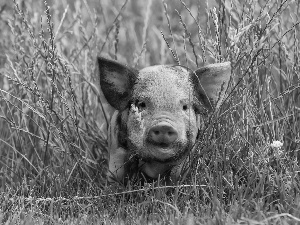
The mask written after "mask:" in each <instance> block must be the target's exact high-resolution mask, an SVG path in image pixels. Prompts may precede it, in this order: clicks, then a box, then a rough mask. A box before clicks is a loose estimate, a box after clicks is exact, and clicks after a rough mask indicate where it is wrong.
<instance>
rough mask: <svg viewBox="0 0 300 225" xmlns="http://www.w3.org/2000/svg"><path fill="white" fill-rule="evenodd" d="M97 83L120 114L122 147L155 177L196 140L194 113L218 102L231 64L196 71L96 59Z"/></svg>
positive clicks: (226, 81)
mask: <svg viewBox="0 0 300 225" xmlns="http://www.w3.org/2000/svg"><path fill="white" fill-rule="evenodd" d="M98 64H99V72H100V86H101V89H102V91H103V93H104V96H105V98H106V99H107V101H108V103H109V104H110V105H111V106H113V107H114V108H115V109H117V110H118V111H119V112H120V114H119V115H120V116H119V118H118V124H119V134H118V135H119V136H118V141H119V144H120V145H121V147H123V148H124V149H126V150H127V151H128V153H129V154H131V155H135V156H137V157H138V158H139V159H140V160H141V161H143V162H144V163H145V165H144V167H143V168H142V170H143V172H145V173H146V174H147V175H148V176H150V177H157V176H158V174H161V173H163V172H165V171H166V170H168V169H169V168H170V167H171V166H174V165H176V164H178V163H180V162H181V161H182V159H184V158H185V156H186V155H187V154H188V153H189V151H190V149H191V148H192V146H193V144H194V143H195V141H196V137H197V133H198V127H197V121H196V118H197V114H200V115H201V113H202V112H204V111H206V110H208V111H209V110H211V109H212V108H214V107H216V106H217V103H218V102H220V101H221V100H222V98H223V96H224V93H225V90H226V88H227V85H228V81H229V78H230V63H229V62H226V63H219V64H212V65H209V66H206V67H203V68H200V69H198V70H196V71H189V70H187V69H185V68H183V67H180V66H165V65H159V66H151V67H146V68H144V69H142V70H140V71H138V70H135V69H133V68H130V67H128V66H126V65H122V64H120V63H117V62H115V61H112V60H108V59H105V58H100V57H99V58H98Z"/></svg>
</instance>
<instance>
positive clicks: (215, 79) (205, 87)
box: [192, 62, 231, 110]
mask: <svg viewBox="0 0 300 225" xmlns="http://www.w3.org/2000/svg"><path fill="white" fill-rule="evenodd" d="M193 75H196V76H192V77H193V82H194V84H195V92H196V93H195V95H196V98H197V99H198V100H199V101H201V102H202V103H203V104H204V106H205V107H206V108H207V109H208V110H212V109H214V108H218V107H219V106H220V105H221V103H222V101H223V99H224V96H225V91H226V89H227V87H228V82H229V80H230V76H231V65H230V62H224V63H215V64H210V65H207V66H205V67H202V68H200V69H198V70H196V71H195V72H194V73H193Z"/></svg>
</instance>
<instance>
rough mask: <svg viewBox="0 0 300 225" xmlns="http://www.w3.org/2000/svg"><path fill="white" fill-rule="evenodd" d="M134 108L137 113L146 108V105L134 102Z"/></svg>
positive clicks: (141, 102)
mask: <svg viewBox="0 0 300 225" xmlns="http://www.w3.org/2000/svg"><path fill="white" fill-rule="evenodd" d="M135 106H136V107H137V108H138V109H139V111H143V110H144V109H145V108H146V103H145V102H143V101H136V102H135Z"/></svg>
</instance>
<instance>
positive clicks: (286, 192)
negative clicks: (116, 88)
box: [0, 0, 300, 224]
mask: <svg viewBox="0 0 300 225" xmlns="http://www.w3.org/2000/svg"><path fill="white" fill-rule="evenodd" d="M47 2H48V3H43V2H42V1H35V0H28V1H17V2H6V1H5V2H0V27H1V35H2V36H1V39H0V150H1V151H0V191H1V193H0V221H1V222H2V223H3V224H15V223H20V224H92V223H95V224H100V223H101V224H102V223H103V224H146V223H149V224H300V194H299V193H300V181H299V171H300V168H299V156H300V155H299V149H300V148H299V143H300V136H299V135H300V132H299V130H300V117H299V115H300V114H299V113H300V112H299V111H300V99H299V98H300V97H299V96H300V95H299V84H300V82H299V74H300V73H299V71H300V66H299V65H300V63H299V52H300V51H299V40H300V39H299V37H300V36H299V22H300V20H299V16H298V15H299V10H300V5H299V3H298V2H297V1H288V0H269V1H259V2H257V1H253V0H243V1H237V0H232V1H229V0H225V1H217V2H214V1H192V0H186V1H183V0H178V1H170V0H164V1H157V0H149V1H147V4H145V2H143V1H138V0H131V1H127V0H125V1H122V2H121V1H116V0H115V1H114V0H112V1H108V0H102V1H86V0H74V1H67V0H65V1H60V2H59V1H47ZM97 55H102V56H106V57H109V58H113V59H117V60H118V61H120V62H123V63H126V64H128V65H131V66H134V67H136V68H138V69H139V68H143V67H145V66H149V65H155V64H181V65H183V66H186V67H189V68H191V69H196V68H197V67H201V66H203V65H206V64H209V63H214V62H223V61H231V65H232V80H231V83H230V88H229V90H228V97H227V98H226V101H225V102H224V104H223V106H222V107H221V109H220V110H219V111H217V112H215V113H213V114H211V115H209V116H208V117H207V118H204V120H203V129H202V130H201V135H200V137H199V140H198V141H197V144H196V145H195V147H194V150H193V152H192V153H191V156H190V157H191V160H190V164H189V165H187V166H186V171H185V173H184V174H185V176H183V179H182V181H181V182H180V183H179V184H178V185H177V186H173V187H164V186H162V185H160V184H159V183H156V184H145V185H143V186H141V185H139V184H128V185H127V186H122V185H107V184H106V181H105V177H104V174H105V171H106V169H107V162H106V160H105V159H106V157H107V149H106V146H107V143H106V135H107V122H106V121H107V120H109V118H110V115H111V113H112V111H113V109H112V108H111V107H110V106H109V105H108V104H107V103H106V102H105V99H104V98H103V95H102V94H101V92H100V91H99V84H98V83H99V81H98V75H97V67H96V56H97ZM103 112H105V113H103ZM274 141H280V142H281V143H283V146H281V147H277V146H276V145H273V142H274Z"/></svg>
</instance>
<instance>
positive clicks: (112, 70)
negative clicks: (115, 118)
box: [97, 57, 138, 110]
mask: <svg viewBox="0 0 300 225" xmlns="http://www.w3.org/2000/svg"><path fill="white" fill-rule="evenodd" d="M97 61H98V67H99V73H100V74H99V75H100V87H101V90H102V92H103V94H104V96H105V98H106V100H107V101H108V103H109V104H110V105H111V106H112V107H114V108H115V109H117V110H124V109H125V108H126V107H127V105H128V102H129V100H130V98H131V92H132V89H133V86H134V84H135V81H136V78H137V74H138V71H137V70H135V69H133V68H130V67H128V66H126V65H123V64H120V63H118V62H116V61H113V60H109V59H105V58H102V57H98V59H97Z"/></svg>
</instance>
